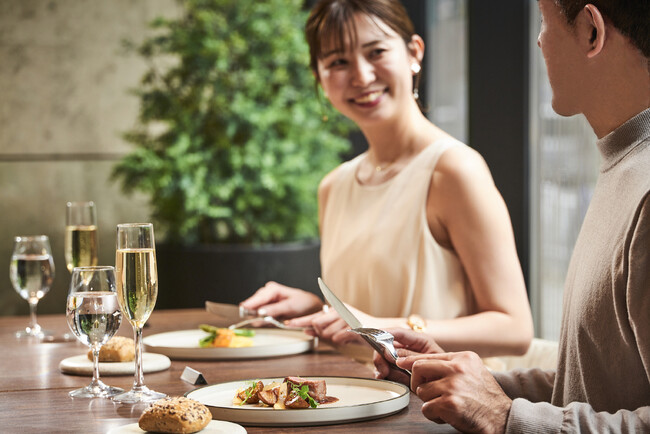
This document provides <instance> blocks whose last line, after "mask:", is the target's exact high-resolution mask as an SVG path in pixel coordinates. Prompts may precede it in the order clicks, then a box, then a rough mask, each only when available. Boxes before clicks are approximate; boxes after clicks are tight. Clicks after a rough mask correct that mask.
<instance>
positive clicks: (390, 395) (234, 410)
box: [185, 377, 410, 426]
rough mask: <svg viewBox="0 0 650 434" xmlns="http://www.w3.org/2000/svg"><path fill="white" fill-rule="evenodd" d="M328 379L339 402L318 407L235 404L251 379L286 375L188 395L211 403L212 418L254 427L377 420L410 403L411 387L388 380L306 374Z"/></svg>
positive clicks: (206, 387) (222, 386)
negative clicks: (237, 392)
mask: <svg viewBox="0 0 650 434" xmlns="http://www.w3.org/2000/svg"><path fill="white" fill-rule="evenodd" d="M305 378H307V379H314V380H321V379H322V380H325V383H326V384H327V395H329V396H335V397H337V398H338V401H336V402H333V403H331V404H322V405H320V406H318V407H317V408H306V409H300V410H275V409H273V408H272V407H260V406H256V405H252V404H248V405H236V404H233V396H234V395H235V393H236V391H237V390H238V389H240V388H242V387H245V386H246V384H248V383H250V382H251V381H256V380H260V381H262V382H264V384H266V383H270V382H274V381H278V382H281V381H283V380H284V379H283V378H258V379H255V378H253V379H246V380H239V381H231V382H228V383H221V384H215V385H211V386H205V387H201V388H199V389H195V390H192V391H190V392H188V393H186V394H185V396H187V397H188V398H192V399H194V400H196V401H199V402H201V403H202V404H203V405H205V406H207V407H208V408H209V409H210V412H211V413H212V417H213V418H215V419H220V420H228V421H231V422H235V423H242V424H245V425H250V426H315V425H332V424H339V423H346V422H356V421H361V420H368V419H376V418H380V417H384V416H388V415H391V414H393V413H397V412H398V411H400V410H402V409H403V408H405V407H406V406H408V404H409V397H410V396H409V389H408V387H406V386H404V385H403V384H399V383H395V382H392V381H387V380H373V379H370V378H350V377H305Z"/></svg>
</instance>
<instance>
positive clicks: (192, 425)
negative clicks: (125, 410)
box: [138, 397, 212, 433]
mask: <svg viewBox="0 0 650 434" xmlns="http://www.w3.org/2000/svg"><path fill="white" fill-rule="evenodd" d="M211 420H212V414H211V413H210V410H208V408H207V407H206V406H205V405H203V404H201V403H200V402H198V401H195V400H193V399H190V398H185V397H167V398H163V399H159V400H158V401H155V402H154V403H153V404H151V405H150V406H149V407H148V408H147V409H146V410H145V411H144V412H143V413H142V415H141V416H140V420H138V425H139V426H140V428H141V429H143V430H145V431H151V432H159V433H194V432H197V431H201V430H202V429H203V428H205V427H206V426H207V425H208V424H209V423H210V421H211Z"/></svg>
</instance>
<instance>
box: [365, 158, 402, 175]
mask: <svg viewBox="0 0 650 434" xmlns="http://www.w3.org/2000/svg"><path fill="white" fill-rule="evenodd" d="M396 161H397V159H396V160H394V161H391V162H389V163H384V164H375V163H373V162H372V161H370V158H368V162H369V163H370V164H371V165H372V166H374V167H375V172H383V171H384V170H386V169H388V168H389V167H390V166H392V165H393V164H395V162H396Z"/></svg>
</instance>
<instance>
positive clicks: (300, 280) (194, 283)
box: [156, 241, 321, 309]
mask: <svg viewBox="0 0 650 434" xmlns="http://www.w3.org/2000/svg"><path fill="white" fill-rule="evenodd" d="M319 253H320V242H318V241H314V242H311V243H291V244H274V245H265V246H258V247H253V246H247V245H196V246H182V245H171V244H165V243H158V244H157V245H156V258H157V262H158V300H157V302H156V309H181V308H194V307H201V308H202V307H204V306H205V301H206V300H210V301H216V302H221V303H233V304H238V303H239V302H241V301H243V300H244V299H245V298H247V297H249V296H250V295H252V294H253V293H254V292H255V291H257V289H259V288H260V287H262V286H263V285H264V284H265V283H266V282H268V281H269V280H274V281H276V282H278V283H282V284H285V285H288V286H293V287H296V288H301V289H305V290H307V291H310V292H313V293H314V294H317V295H318V296H321V293H320V290H319V289H318V284H317V278H318V277H319V276H320V257H319Z"/></svg>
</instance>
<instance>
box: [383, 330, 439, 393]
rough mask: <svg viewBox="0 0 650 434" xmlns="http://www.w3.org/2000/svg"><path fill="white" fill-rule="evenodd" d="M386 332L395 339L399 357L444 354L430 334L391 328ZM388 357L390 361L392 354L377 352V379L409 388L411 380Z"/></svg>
mask: <svg viewBox="0 0 650 434" xmlns="http://www.w3.org/2000/svg"><path fill="white" fill-rule="evenodd" d="M386 331H387V332H389V333H391V334H392V335H393V337H394V338H395V340H394V345H395V348H396V349H397V355H398V356H399V357H401V358H403V357H407V356H415V355H421V354H435V353H442V352H443V350H442V348H440V346H438V344H437V343H436V342H435V341H434V339H433V338H432V337H431V336H430V335H428V334H425V333H418V332H415V331H413V330H410V329H404V328H390V329H386ZM387 357H388V358H389V359H388V360H390V359H391V356H390V354H385V355H381V354H378V353H377V352H375V354H374V359H373V361H374V363H375V369H376V371H375V377H376V378H387V379H389V380H392V381H397V382H398V383H402V384H406V385H407V386H408V385H409V384H410V381H411V378H410V377H409V376H408V375H406V374H405V373H404V372H402V371H400V370H397V369H395V366H394V365H393V364H392V363H390V362H388V360H387V359H386V358H387Z"/></svg>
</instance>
